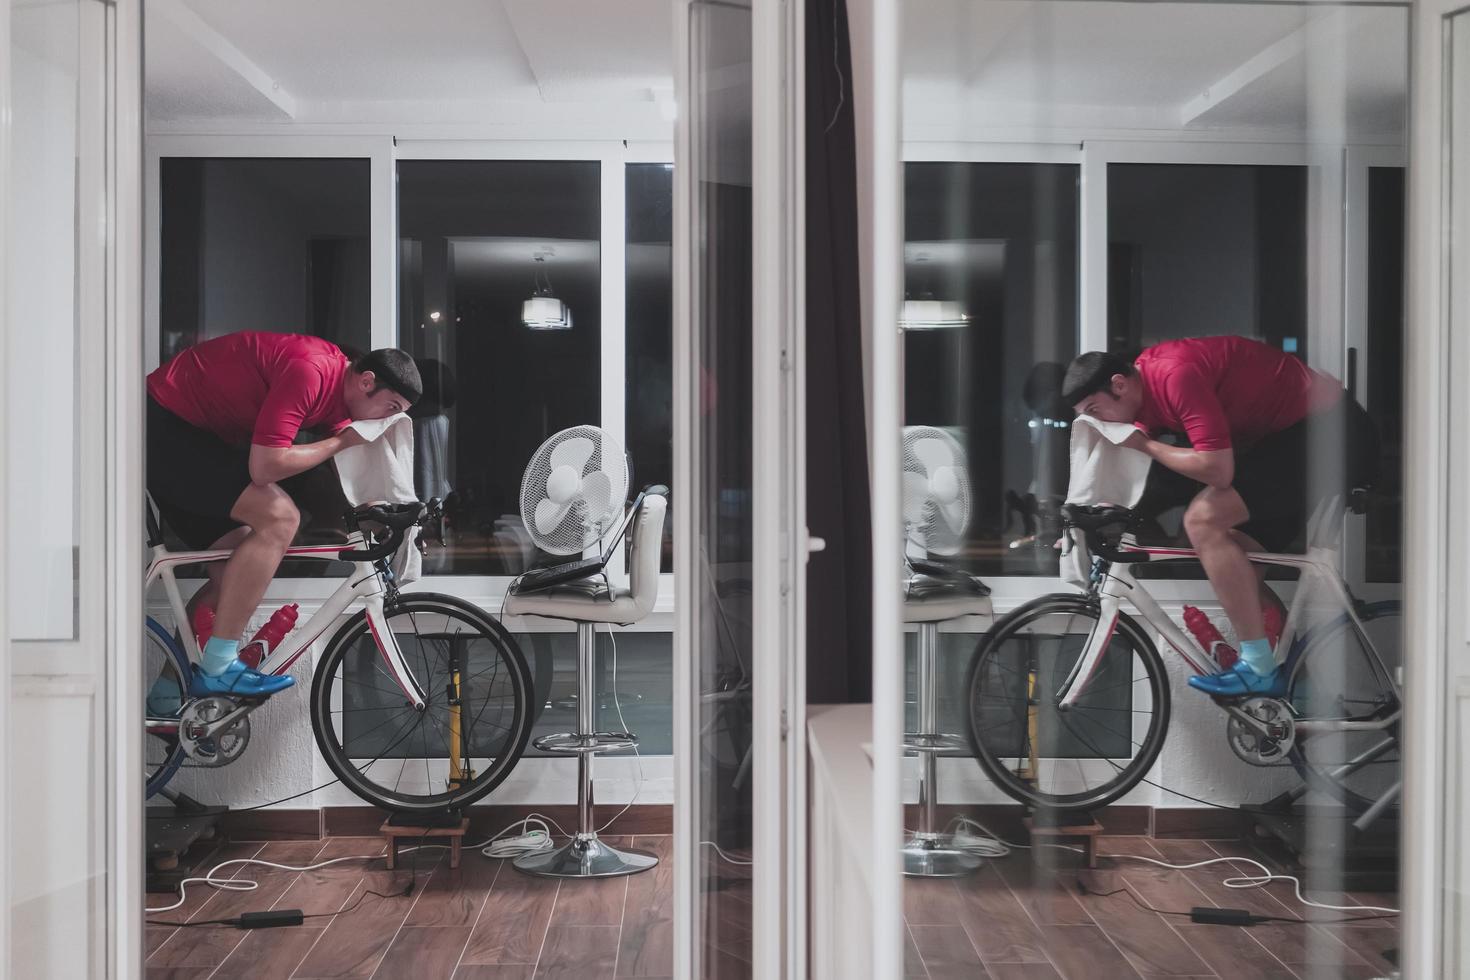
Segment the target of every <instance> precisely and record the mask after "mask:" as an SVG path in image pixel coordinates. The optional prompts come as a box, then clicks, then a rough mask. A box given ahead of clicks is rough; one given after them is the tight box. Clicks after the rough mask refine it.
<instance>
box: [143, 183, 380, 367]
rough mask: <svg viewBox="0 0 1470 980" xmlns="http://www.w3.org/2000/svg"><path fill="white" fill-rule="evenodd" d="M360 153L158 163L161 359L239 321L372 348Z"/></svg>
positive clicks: (241, 326) (246, 326) (242, 326)
mask: <svg viewBox="0 0 1470 980" xmlns="http://www.w3.org/2000/svg"><path fill="white" fill-rule="evenodd" d="M369 179H370V178H369V164H368V161H367V160H365V159H360V160H334V159H275V158H272V159H229V158H201V157H165V158H163V159H162V160H161V161H159V168H158V188H159V214H160V218H159V220H160V226H159V307H158V319H159V360H160V362H163V361H167V360H168V359H169V358H171V357H173V356H174V355H175V354H177V353H178V352H179V351H181V350H183V349H184V348H185V347H189V346H191V345H193V344H196V343H198V342H199V341H201V340H209V339H210V338H212V337H221V336H224V335H225V334H228V333H235V332H236V331H239V330H267V331H272V332H277V333H305V334H311V335H313V336H316V337H325V338H326V339H327V340H330V341H332V342H334V343H336V344H337V345H338V346H342V347H350V348H356V349H357V350H361V351H366V350H368V349H370V348H371V346H372V344H371V335H370V331H371V328H372V322H371V310H370V308H369V307H370V304H371V292H372V290H371V288H370V285H371V280H370V278H369V269H370V265H371V263H370V256H369V248H368V222H369V214H370V210H371V208H370V204H369V190H368V184H369Z"/></svg>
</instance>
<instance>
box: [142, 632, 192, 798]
mask: <svg viewBox="0 0 1470 980" xmlns="http://www.w3.org/2000/svg"><path fill="white" fill-rule="evenodd" d="M188 670H189V659H188V657H186V656H185V655H184V651H183V650H182V649H180V647H179V645H178V643H177V642H176V641H175V640H174V638H173V637H172V636H171V635H169V632H168V631H167V630H166V629H164V628H163V625H162V624H161V623H159V622H158V620H156V619H154V618H153V617H152V616H149V617H148V618H147V620H146V623H145V627H144V630H143V683H144V684H145V685H147V693H146V694H145V695H144V699H143V719H144V720H143V772H144V783H143V798H144V799H148V798H149V797H151V796H153V794H155V793H157V792H158V791H159V790H161V789H163V787H164V786H166V785H167V784H168V781H169V780H170V779H172V778H173V776H174V773H176V772H178V770H179V766H181V765H182V764H183V762H184V750H183V749H182V748H180V746H179V737H178V736H179V724H178V719H179V710H180V708H181V706H182V705H183V701H184V695H185V692H186V691H187V689H188V685H187V684H186V683H185V681H184V678H185V677H187V676H188Z"/></svg>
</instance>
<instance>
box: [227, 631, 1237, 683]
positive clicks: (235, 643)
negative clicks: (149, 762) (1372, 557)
mask: <svg viewBox="0 0 1470 980" xmlns="http://www.w3.org/2000/svg"><path fill="white" fill-rule="evenodd" d="M1261 642H1262V643H1264V642H1266V641H1265V640H1262V641H1261ZM239 653H240V641H239V640H227V639H225V638H224V637H222V636H211V637H210V638H209V642H208V643H206V644H204V663H202V664H200V665H199V668H200V669H201V670H203V671H204V672H205V673H206V674H208V675H209V676H210V677H218V676H219V675H220V674H223V673H224V672H225V668H226V667H228V666H229V665H230V664H232V663H234V662H235V658H236V656H238V654H239Z"/></svg>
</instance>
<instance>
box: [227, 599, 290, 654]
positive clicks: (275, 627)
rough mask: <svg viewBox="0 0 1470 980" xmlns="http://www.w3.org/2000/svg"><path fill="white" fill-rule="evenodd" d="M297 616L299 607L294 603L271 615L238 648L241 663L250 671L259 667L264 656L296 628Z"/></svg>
mask: <svg viewBox="0 0 1470 980" xmlns="http://www.w3.org/2000/svg"><path fill="white" fill-rule="evenodd" d="M298 615H299V607H298V606H297V604H296V603H294V602H293V603H290V604H289V605H285V606H282V607H281V608H280V609H277V610H276V611H275V612H273V613H271V618H270V619H269V620H267V621H266V624H265V625H264V626H262V627H261V628H260V629H258V630H256V631H255V635H254V636H252V637H251V638H250V642H249V643H247V644H245V645H244V646H243V647H241V648H240V660H241V662H242V663H244V664H245V666H246V667H249V668H250V669H251V670H255V669H256V668H257V667H259V666H260V662H261V661H262V660H264V659H265V655H266V654H268V653H270V651H272V650H274V649H275V648H276V647H278V646H280V645H281V641H282V640H283V639H285V638H286V634H287V633H289V632H291V630H292V629H293V628H294V627H295V626H296V617H297V616H298Z"/></svg>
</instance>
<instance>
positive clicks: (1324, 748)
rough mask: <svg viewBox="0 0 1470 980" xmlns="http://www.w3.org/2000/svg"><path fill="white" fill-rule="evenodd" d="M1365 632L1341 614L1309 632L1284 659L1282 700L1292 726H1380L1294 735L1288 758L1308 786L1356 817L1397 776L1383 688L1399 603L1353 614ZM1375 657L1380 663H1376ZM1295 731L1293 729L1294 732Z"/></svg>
mask: <svg viewBox="0 0 1470 980" xmlns="http://www.w3.org/2000/svg"><path fill="white" fill-rule="evenodd" d="M1360 616H1361V619H1362V622H1363V629H1364V633H1362V634H1360V633H1359V632H1358V630H1357V629H1355V628H1354V627H1353V625H1352V623H1351V621H1350V620H1348V618H1347V617H1346V616H1344V617H1342V618H1340V619H1338V620H1335V621H1333V622H1331V623H1328V624H1325V625H1323V626H1321V627H1317V628H1314V629H1313V630H1311V631H1309V632H1307V633H1306V634H1305V635H1304V636H1303V638H1302V641H1301V642H1302V650H1301V653H1300V654H1299V655H1298V656H1297V657H1296V658H1295V659H1294V660H1292V661H1291V662H1290V664H1289V670H1290V672H1291V673H1290V676H1291V680H1290V682H1289V687H1288V694H1287V699H1288V700H1289V701H1290V703H1291V706H1292V710H1293V712H1294V713H1295V716H1296V718H1297V724H1298V726H1301V725H1303V724H1306V723H1309V722H1319V723H1321V722H1356V723H1366V724H1374V725H1381V727H1377V728H1369V729H1365V730H1354V731H1344V732H1322V733H1318V734H1304V733H1299V734H1298V735H1297V737H1296V738H1295V740H1294V742H1293V744H1292V748H1291V752H1290V753H1289V754H1288V756H1289V758H1290V759H1291V762H1292V765H1294V766H1295V767H1296V769H1297V772H1298V773H1300V774H1301V777H1302V780H1303V781H1304V782H1305V783H1306V784H1307V786H1308V787H1309V788H1310V789H1313V790H1316V791H1318V792H1321V793H1325V794H1326V795H1328V796H1331V797H1333V798H1334V799H1336V800H1338V801H1339V802H1341V803H1342V804H1343V805H1344V806H1346V807H1348V809H1350V810H1352V811H1353V812H1354V813H1362V812H1363V811H1365V810H1367V809H1368V808H1369V807H1370V806H1372V805H1373V803H1374V802H1375V801H1376V800H1378V799H1379V798H1380V797H1382V796H1383V795H1384V794H1385V793H1388V792H1389V791H1391V790H1392V789H1393V788H1394V787H1395V786H1396V785H1398V783H1399V780H1400V779H1401V778H1402V773H1403V766H1402V760H1403V756H1402V753H1401V747H1400V744H1399V737H1400V736H1399V723H1398V721H1397V720H1393V721H1390V719H1393V718H1394V716H1395V715H1397V714H1398V712H1399V711H1400V710H1401V708H1402V705H1401V704H1400V702H1399V699H1398V695H1397V693H1396V692H1395V691H1394V688H1393V685H1392V683H1390V680H1389V678H1390V676H1391V671H1393V669H1394V668H1395V667H1396V666H1397V665H1398V664H1399V663H1400V662H1401V661H1400V659H1399V657H1398V655H1397V654H1398V650H1399V646H1400V632H1399V630H1400V627H1401V625H1402V616H1401V609H1400V606H1399V603H1397V602H1378V603H1370V604H1368V605H1366V606H1364V607H1363V608H1362V609H1361V610H1360ZM1379 657H1381V658H1382V662H1381V663H1380V661H1379V659H1378V658H1379ZM1299 732H1300V728H1299Z"/></svg>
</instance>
